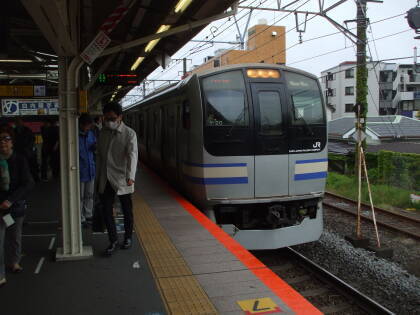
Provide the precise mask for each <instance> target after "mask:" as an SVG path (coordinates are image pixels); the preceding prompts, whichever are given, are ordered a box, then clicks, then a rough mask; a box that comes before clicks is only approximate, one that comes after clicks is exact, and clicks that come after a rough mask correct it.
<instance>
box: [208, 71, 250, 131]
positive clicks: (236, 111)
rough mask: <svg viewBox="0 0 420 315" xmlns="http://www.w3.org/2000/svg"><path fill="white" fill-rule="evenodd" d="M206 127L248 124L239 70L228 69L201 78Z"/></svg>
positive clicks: (242, 80)
mask: <svg viewBox="0 0 420 315" xmlns="http://www.w3.org/2000/svg"><path fill="white" fill-rule="evenodd" d="M202 86H203V91H204V100H205V105H206V117H205V124H206V126H207V127H214V126H215V127H223V126H243V127H245V126H248V125H249V116H248V104H247V102H246V97H245V83H244V79H243V76H242V72H241V71H230V72H224V73H220V74H216V75H213V76H210V77H207V78H204V79H203V82H202Z"/></svg>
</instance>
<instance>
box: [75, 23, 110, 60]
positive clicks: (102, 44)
mask: <svg viewBox="0 0 420 315" xmlns="http://www.w3.org/2000/svg"><path fill="white" fill-rule="evenodd" d="M110 42H111V39H110V38H109V37H108V35H107V34H105V33H104V32H102V31H100V32H99V33H98V34H97V35H96V37H95V38H94V39H93V41H92V42H91V43H90V44H89V45H88V46H87V47H86V48H85V50H84V51H83V52H82V53H81V55H80V57H81V58H82V59H83V60H84V61H85V62H86V63H88V64H92V62H94V61H95V59H96V58H98V57H99V55H100V54H101V53H102V51H103V50H104V49H105V48H106V47H107V46H108V45H109V43H110Z"/></svg>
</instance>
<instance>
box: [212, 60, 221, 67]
mask: <svg viewBox="0 0 420 315" xmlns="http://www.w3.org/2000/svg"><path fill="white" fill-rule="evenodd" d="M213 67H215V68H217V67H220V60H219V59H215V60H214V61H213Z"/></svg>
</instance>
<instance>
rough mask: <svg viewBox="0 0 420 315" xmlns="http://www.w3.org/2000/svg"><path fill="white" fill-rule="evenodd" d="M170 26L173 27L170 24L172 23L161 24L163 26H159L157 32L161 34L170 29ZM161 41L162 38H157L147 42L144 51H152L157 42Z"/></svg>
mask: <svg viewBox="0 0 420 315" xmlns="http://www.w3.org/2000/svg"><path fill="white" fill-rule="evenodd" d="M170 28H171V26H170V25H161V26H160V27H159V29H158V30H157V31H156V34H159V33H162V32H165V31H167V30H169V29H170ZM159 41H160V38H157V39H154V40H151V41H150V42H149V43H148V44H147V46H146V48H145V49H144V51H145V52H149V51H151V50H152V49H153V48H154V47H155V46H156V44H157V43H158V42H159Z"/></svg>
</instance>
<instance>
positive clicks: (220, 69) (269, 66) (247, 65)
mask: <svg viewBox="0 0 420 315" xmlns="http://www.w3.org/2000/svg"><path fill="white" fill-rule="evenodd" d="M243 68H260V69H261V68H267V69H273V68H274V69H280V70H288V71H293V72H296V73H299V74H302V75H305V76H308V77H312V78H314V79H318V77H317V76H316V75H314V74H312V73H309V72H306V71H303V70H299V69H297V68H293V67H288V66H284V65H278V64H270V63H240V64H234V65H228V66H222V67H217V68H213V69H210V70H205V71H203V72H198V73H194V74H192V75H190V76H188V77H186V78H185V79H183V80H181V81H179V82H178V83H175V84H172V85H169V86H166V87H164V88H162V89H159V90H157V91H155V92H153V93H151V94H150V95H148V96H146V97H145V98H144V99H142V100H141V101H139V102H137V103H134V104H132V105H130V106H127V107H126V108H124V109H123V110H124V111H127V110H130V109H132V108H134V107H137V106H138V105H141V104H144V103H147V102H148V101H150V100H152V99H154V98H157V97H159V96H161V95H163V94H166V93H169V92H172V91H175V90H177V89H180V88H181V87H183V86H184V85H185V84H187V82H188V81H190V80H191V79H192V78H193V77H194V76H197V77H198V78H200V77H203V76H207V75H210V74H213V73H219V72H224V71H227V70H235V69H243Z"/></svg>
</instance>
